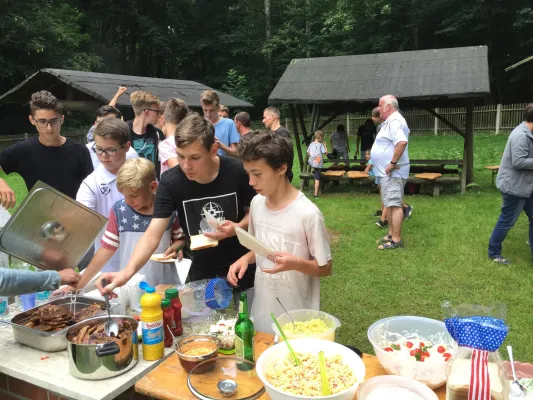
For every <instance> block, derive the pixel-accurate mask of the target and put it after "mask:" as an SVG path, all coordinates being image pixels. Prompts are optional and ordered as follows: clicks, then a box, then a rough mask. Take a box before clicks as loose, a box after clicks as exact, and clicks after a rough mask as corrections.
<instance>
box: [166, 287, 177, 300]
mask: <svg viewBox="0 0 533 400" xmlns="http://www.w3.org/2000/svg"><path fill="white" fill-rule="evenodd" d="M179 296H180V295H179V292H178V289H177V288H170V289H167V290H165V297H166V298H167V299H175V298H177V297H179Z"/></svg>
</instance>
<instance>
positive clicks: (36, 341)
mask: <svg viewBox="0 0 533 400" xmlns="http://www.w3.org/2000/svg"><path fill="white" fill-rule="evenodd" d="M73 303H74V304H73ZM94 303H97V304H99V305H100V306H102V312H101V313H98V314H97V315H102V314H106V313H107V312H106V311H105V302H104V301H101V300H95V299H92V298H90V297H84V296H81V295H78V296H77V297H76V299H75V301H73V299H72V298H71V297H61V298H56V299H54V300H51V301H48V302H46V303H44V304H40V305H39V306H38V307H35V308H32V309H30V310H27V311H24V312H22V313H20V314H17V315H15V316H14V317H13V318H12V319H11V321H9V322H7V321H6V323H8V324H10V325H11V326H12V328H13V335H14V337H15V340H16V341H17V342H19V343H20V344H23V345H26V346H30V347H33V348H35V349H39V350H42V351H47V352H54V351H61V350H66V348H67V338H66V333H67V331H68V330H69V329H70V328H71V326H73V325H74V324H72V325H70V326H66V327H65V328H63V329H61V330H59V331H57V332H43V331H41V330H39V329H33V328H29V327H27V326H24V324H26V323H27V322H29V320H30V319H31V316H32V314H33V313H34V312H35V311H37V310H38V309H39V308H41V307H43V306H44V305H47V304H54V305H57V306H63V307H65V308H67V309H71V307H72V310H73V311H74V313H75V314H76V313H79V312H80V311H81V310H83V309H84V308H87V307H89V306H90V305H92V304H94ZM117 306H118V304H117V303H112V304H111V313H112V312H113V309H114V308H116V307H117ZM97 315H95V316H97ZM80 322H81V321H80ZM78 323H79V322H78Z"/></svg>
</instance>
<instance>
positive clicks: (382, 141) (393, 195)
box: [370, 95, 410, 250]
mask: <svg viewBox="0 0 533 400" xmlns="http://www.w3.org/2000/svg"><path fill="white" fill-rule="evenodd" d="M378 109H379V112H380V115H381V118H382V119H384V120H385V122H383V124H382V126H381V129H380V131H379V133H378V134H377V136H376V140H375V142H374V145H373V146H372V150H371V153H370V157H371V159H372V162H373V163H374V171H375V174H376V177H377V178H379V183H380V185H381V200H382V201H383V204H384V206H385V207H386V208H387V211H388V216H389V218H388V219H389V233H388V234H387V235H386V236H385V237H384V238H381V239H380V240H379V241H378V242H380V245H379V246H378V249H379V250H389V249H397V248H401V247H403V241H402V237H401V234H402V222H403V209H402V204H403V193H404V187H405V184H406V183H407V178H409V168H410V165H409V155H408V152H407V142H408V138H409V127H408V126H407V122H406V121H405V119H404V118H403V116H402V115H401V114H400V112H399V111H398V100H396V98H395V97H394V96H392V95H386V96H383V97H382V98H380V99H379V105H378Z"/></svg>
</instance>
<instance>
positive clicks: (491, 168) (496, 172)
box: [485, 165, 500, 186]
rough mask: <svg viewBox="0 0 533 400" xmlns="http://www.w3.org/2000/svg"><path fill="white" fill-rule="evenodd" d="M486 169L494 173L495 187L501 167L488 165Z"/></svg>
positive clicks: (492, 179) (492, 178)
mask: <svg viewBox="0 0 533 400" xmlns="http://www.w3.org/2000/svg"><path fill="white" fill-rule="evenodd" d="M485 169H488V170H489V171H491V172H492V177H491V185H492V186H494V177H495V176H496V175H498V172H500V166H499V165H487V166H486V167H485Z"/></svg>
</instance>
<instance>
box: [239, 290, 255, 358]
mask: <svg viewBox="0 0 533 400" xmlns="http://www.w3.org/2000/svg"><path fill="white" fill-rule="evenodd" d="M254 333H255V329H254V323H253V322H252V320H251V319H250V316H249V315H248V298H247V296H246V292H241V296H240V301H239V319H237V322H236V323H235V355H236V356H237V357H240V358H244V359H245V360H248V361H251V362H254Z"/></svg>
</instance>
